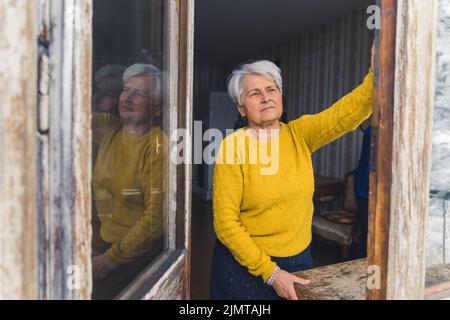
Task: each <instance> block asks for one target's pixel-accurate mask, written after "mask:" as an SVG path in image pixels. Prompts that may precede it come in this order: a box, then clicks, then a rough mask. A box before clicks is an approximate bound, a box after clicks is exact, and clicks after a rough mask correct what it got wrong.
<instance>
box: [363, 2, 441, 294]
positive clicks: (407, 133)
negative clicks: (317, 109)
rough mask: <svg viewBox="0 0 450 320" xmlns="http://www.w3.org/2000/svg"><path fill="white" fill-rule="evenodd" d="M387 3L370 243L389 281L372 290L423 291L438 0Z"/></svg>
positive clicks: (384, 6)
mask: <svg viewBox="0 0 450 320" xmlns="http://www.w3.org/2000/svg"><path fill="white" fill-rule="evenodd" d="M381 4H382V30H381V32H380V38H379V46H378V53H379V68H378V70H376V73H377V75H376V78H377V80H376V84H375V92H376V94H375V101H374V104H375V105H374V109H375V110H374V111H375V112H374V113H375V114H374V119H373V121H374V122H375V123H374V125H375V127H376V129H375V130H374V143H375V148H376V152H375V153H374V154H375V157H374V159H372V166H371V190H373V191H374V192H373V193H372V194H371V195H370V196H371V198H370V205H369V212H370V220H369V221H370V224H371V227H370V233H369V248H368V249H369V265H377V266H379V267H380V270H381V280H382V281H381V288H380V289H379V290H368V298H369V299H423V297H424V285H425V246H426V240H427V234H426V223H427V215H428V194H429V175H430V162H431V161H430V160H431V143H429V142H430V141H431V129H432V116H433V106H434V81H435V79H434V77H435V42H436V41H435V39H436V30H437V29H436V25H437V0H433V1H427V2H424V1H420V0H406V1H405V0H397V1H394V0H383V1H382V2H381ZM393 30H396V34H394V31H393ZM394 50H395V51H394ZM394 59H395V60H394ZM394 61H395V63H394ZM394 79H395V81H394Z"/></svg>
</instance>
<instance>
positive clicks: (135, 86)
mask: <svg viewBox="0 0 450 320" xmlns="http://www.w3.org/2000/svg"><path fill="white" fill-rule="evenodd" d="M153 81H154V79H153V78H152V77H149V76H134V77H131V78H130V79H128V81H127V82H126V83H125V85H124V89H123V91H122V94H121V95H120V98H119V112H120V117H121V118H122V119H123V120H125V121H126V122H128V123H130V124H134V125H139V124H142V123H148V122H150V121H151V119H152V116H153V115H152V110H153V109H154V108H155V106H154V105H153V104H154V103H153V101H154V99H153V97H154V92H153V90H152V88H153V87H154V85H153Z"/></svg>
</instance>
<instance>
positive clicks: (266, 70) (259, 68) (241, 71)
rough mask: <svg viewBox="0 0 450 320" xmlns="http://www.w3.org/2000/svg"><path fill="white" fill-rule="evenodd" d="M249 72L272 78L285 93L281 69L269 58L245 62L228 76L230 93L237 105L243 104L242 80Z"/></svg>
mask: <svg viewBox="0 0 450 320" xmlns="http://www.w3.org/2000/svg"><path fill="white" fill-rule="evenodd" d="M249 74H259V75H262V76H265V77H267V78H269V79H272V80H273V81H274V82H275V84H276V85H277V87H278V90H280V92H281V94H283V79H282V77H281V69H280V68H278V67H277V66H276V64H275V63H273V62H271V61H268V60H259V61H255V62H251V63H245V64H242V65H240V66H239V67H237V68H235V69H234V70H233V72H232V73H231V75H230V77H229V78H228V95H229V96H230V98H231V100H232V101H233V102H234V103H235V104H236V105H241V95H242V92H243V91H244V88H243V87H242V80H243V79H244V78H245V76H247V75H249Z"/></svg>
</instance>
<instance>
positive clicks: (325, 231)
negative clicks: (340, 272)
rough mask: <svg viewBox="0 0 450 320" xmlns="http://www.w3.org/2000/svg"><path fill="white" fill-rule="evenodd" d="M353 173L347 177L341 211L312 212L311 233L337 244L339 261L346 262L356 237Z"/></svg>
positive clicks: (356, 206) (356, 209)
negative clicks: (339, 250) (339, 253)
mask: <svg viewBox="0 0 450 320" xmlns="http://www.w3.org/2000/svg"><path fill="white" fill-rule="evenodd" d="M354 180H355V173H354V172H351V173H349V174H348V175H347V178H346V183H345V193H344V199H343V201H344V203H343V208H342V210H336V211H319V212H314V216H313V221H312V233H313V235H314V236H315V237H316V238H319V239H321V240H327V242H329V241H331V242H334V243H338V244H339V246H340V248H341V259H342V260H343V261H346V260H348V258H349V254H350V248H351V246H352V244H353V242H354V241H355V236H356V230H357V225H356V218H357V213H358V203H357V202H356V197H355V192H354V186H353V184H354Z"/></svg>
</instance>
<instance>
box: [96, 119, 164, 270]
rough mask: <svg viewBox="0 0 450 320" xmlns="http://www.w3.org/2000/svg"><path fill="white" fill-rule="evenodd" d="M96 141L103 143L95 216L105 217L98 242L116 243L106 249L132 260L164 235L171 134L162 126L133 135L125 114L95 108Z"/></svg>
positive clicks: (112, 256) (111, 254)
mask: <svg viewBox="0 0 450 320" xmlns="http://www.w3.org/2000/svg"><path fill="white" fill-rule="evenodd" d="M93 140H94V143H96V144H99V146H100V148H99V151H98V157H97V161H96V164H95V167H94V170H93V177H92V186H93V191H94V199H95V207H96V211H97V212H94V213H93V219H94V220H95V219H98V220H99V227H100V228H99V230H94V234H93V237H94V246H95V244H96V243H99V242H101V241H104V242H106V243H110V244H112V246H111V248H110V249H108V250H107V251H106V254H107V256H108V258H109V259H110V260H111V261H113V262H116V263H126V262H130V261H133V260H134V259H135V258H137V257H139V256H141V255H142V254H143V253H144V252H145V251H147V250H149V249H150V248H152V246H153V245H154V244H155V242H156V241H157V240H159V238H160V237H161V234H162V196H163V192H162V165H163V161H164V160H163V159H164V157H163V155H162V153H163V149H162V145H163V144H164V143H166V138H165V135H164V134H163V132H162V131H161V129H160V128H159V127H154V128H152V129H151V130H150V131H149V132H148V133H147V134H145V135H143V136H141V137H137V138H131V137H129V136H127V134H126V132H125V128H124V123H123V121H121V120H120V119H119V118H117V117H115V116H112V115H110V114H107V113H95V114H94V115H93ZM163 140H164V141H163ZM95 239H98V241H97V242H96V241H95ZM94 250H96V248H94Z"/></svg>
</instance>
